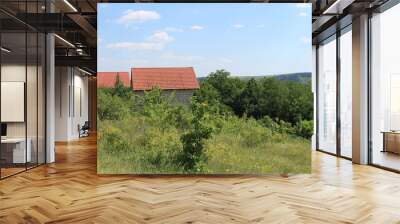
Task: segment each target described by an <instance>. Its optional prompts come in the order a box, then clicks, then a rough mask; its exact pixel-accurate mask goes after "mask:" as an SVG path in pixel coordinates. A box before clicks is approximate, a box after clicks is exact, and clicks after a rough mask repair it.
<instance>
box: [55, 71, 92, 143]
mask: <svg viewBox="0 0 400 224" xmlns="http://www.w3.org/2000/svg"><path fill="white" fill-rule="evenodd" d="M83 75H84V74H83V73H81V72H80V71H79V70H77V69H76V68H72V67H56V83H55V86H56V91H55V126H56V132H55V140H56V141H70V140H74V139H77V138H79V132H78V125H83V124H84V122H85V121H87V120H88V78H87V77H85V76H83ZM79 95H80V97H79ZM79 100H80V101H81V102H79ZM80 105H81V110H82V112H81V113H80V108H79V106H80Z"/></svg>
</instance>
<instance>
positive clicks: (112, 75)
mask: <svg viewBox="0 0 400 224" xmlns="http://www.w3.org/2000/svg"><path fill="white" fill-rule="evenodd" d="M118 76H119V80H120V81H121V82H122V84H123V85H124V86H125V87H130V86H131V82H130V78H129V72H98V73H97V87H98V88H113V87H114V85H115V82H116V81H117V77H118Z"/></svg>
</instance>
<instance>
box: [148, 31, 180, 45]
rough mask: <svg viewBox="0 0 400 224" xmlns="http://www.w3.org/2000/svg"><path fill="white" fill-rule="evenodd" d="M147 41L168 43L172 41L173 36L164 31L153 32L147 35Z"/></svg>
mask: <svg viewBox="0 0 400 224" xmlns="http://www.w3.org/2000/svg"><path fill="white" fill-rule="evenodd" d="M149 41H151V42H157V43H168V42H171V41H174V38H173V37H172V36H170V35H169V34H168V33H167V32H165V31H159V32H155V33H154V34H153V35H151V36H150V37H149Z"/></svg>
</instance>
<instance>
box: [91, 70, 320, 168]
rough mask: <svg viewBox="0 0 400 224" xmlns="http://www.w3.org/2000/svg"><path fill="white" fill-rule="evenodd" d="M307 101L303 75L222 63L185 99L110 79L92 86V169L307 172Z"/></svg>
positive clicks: (309, 112)
mask: <svg viewBox="0 0 400 224" xmlns="http://www.w3.org/2000/svg"><path fill="white" fill-rule="evenodd" d="M312 103H313V102H312V94H311V89H310V86H309V84H308V83H307V84H303V83H297V82H293V81H282V80H274V79H271V78H263V79H260V80H254V79H250V80H241V79H238V78H232V77H230V75H229V73H228V72H226V71H223V70H220V71H216V72H214V73H211V74H210V75H209V76H208V77H207V78H206V79H205V80H203V81H202V82H201V88H200V89H199V90H198V91H197V92H196V93H195V94H194V96H193V97H192V100H191V105H190V106H187V105H186V106H185V105H179V104H177V103H176V102H174V95H171V96H165V95H164V94H162V91H161V90H160V89H158V88H155V89H153V90H151V91H147V92H145V93H144V94H143V95H139V94H134V93H133V92H132V91H131V90H130V89H129V88H126V87H124V86H123V85H122V83H121V82H120V81H119V80H118V79H117V82H116V84H115V88H111V89H98V120H99V122H98V125H99V127H98V156H97V158H98V172H99V173H137V174H146V173H148V174H156V173H237V174H239V173H251V174H262V173H305V172H310V163H311V161H310V160H311V158H310V156H311V155H310V141H309V138H310V137H311V134H312V128H313V124H312V121H311V119H312Z"/></svg>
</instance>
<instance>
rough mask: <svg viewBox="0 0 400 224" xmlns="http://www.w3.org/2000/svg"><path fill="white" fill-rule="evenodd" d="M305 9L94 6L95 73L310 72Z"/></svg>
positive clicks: (308, 10) (276, 6) (295, 6)
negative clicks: (133, 70)
mask: <svg viewBox="0 0 400 224" xmlns="http://www.w3.org/2000/svg"><path fill="white" fill-rule="evenodd" d="M310 6H311V4H255V3H253V4H149V3H147V4H133V3H127V4H115V3H114V4H112V3H102V4H99V7H98V10H99V11H98V71H130V68H132V67H164V66H169V67H181V66H182V67H194V69H195V71H196V74H197V76H199V77H200V76H206V75H207V74H209V73H210V72H212V71H215V70H217V69H225V70H228V71H230V72H231V73H232V74H233V75H241V76H246V75H251V76H253V75H272V74H282V73H292V72H310V71H311V8H310Z"/></svg>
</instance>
